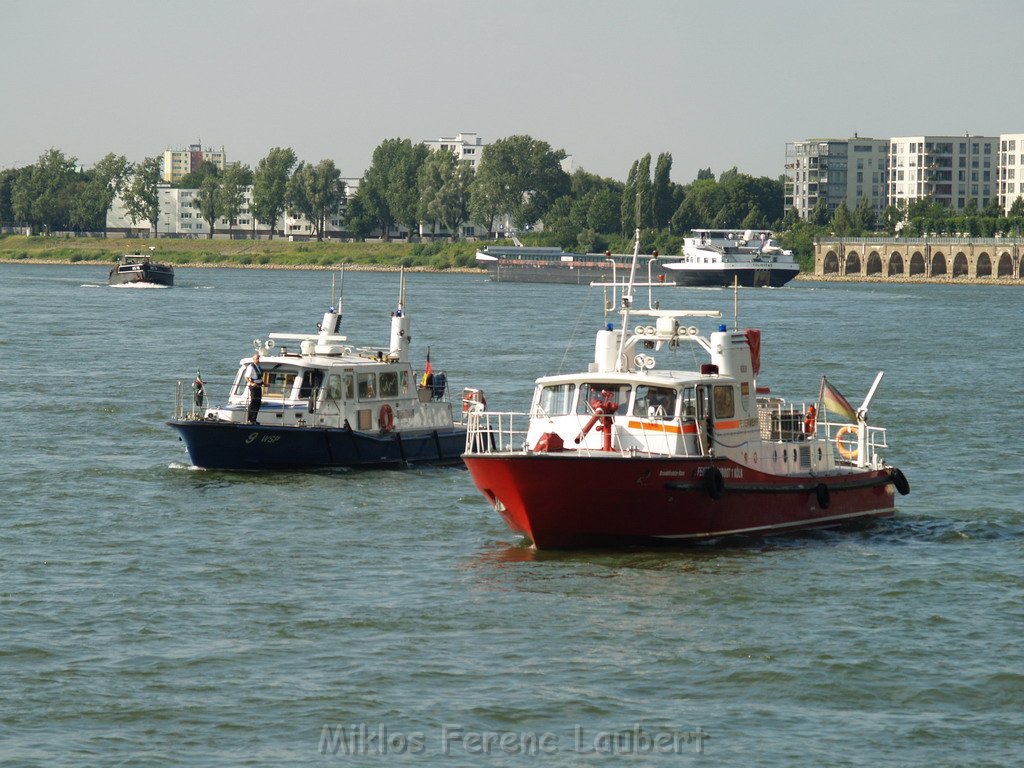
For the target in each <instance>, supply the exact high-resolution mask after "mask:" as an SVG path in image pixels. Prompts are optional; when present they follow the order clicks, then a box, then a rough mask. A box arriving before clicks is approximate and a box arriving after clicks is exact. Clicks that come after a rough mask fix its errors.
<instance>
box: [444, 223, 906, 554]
mask: <svg viewBox="0 0 1024 768" xmlns="http://www.w3.org/2000/svg"><path fill="white" fill-rule="evenodd" d="M638 254H639V232H637V240H636V246H635V249H634V257H638ZM651 271H652V267H648V272H649V274H648V278H647V282H646V283H639V282H637V281H636V279H635V275H636V272H637V269H636V261H634V265H633V268H632V269H631V270H630V272H629V279H628V281H624V282H623V283H611V284H608V283H605V284H603V286H604V287H605V289H606V290H607V288H608V287H611V289H612V301H611V304H610V306H611V307H615V306H619V314H620V316H621V324H620V325H619V326H618V327H615V326H614V324H613V323H607V324H602V327H601V329H600V330H598V331H597V338H596V343H595V350H594V362H592V363H590V365H589V367H588V368H587V370H586V371H581V372H578V373H569V374H564V375H556V376H544V377H542V378H540V379H537V381H536V388H535V391H534V395H533V401H532V404H531V407H530V410H529V412H527V413H498V412H491V411H479V412H472V413H470V416H469V425H468V426H469V429H468V434H467V443H466V453H465V454H464V455H463V459H464V460H465V462H466V466H467V467H468V468H469V472H470V474H471V475H472V477H473V482H474V483H475V484H476V486H477V488H478V489H479V490H480V492H481V493H482V494H483V496H484V497H485V498H486V499H487V500H488V501H489V502H490V504H491V505H492V506H493V507H494V508H495V510H496V511H497V512H498V513H499V514H500V515H501V516H502V517H503V518H504V520H505V521H506V523H507V524H508V526H509V527H510V528H511V529H512V530H513V531H515V532H517V533H520V534H522V535H523V536H525V537H526V538H527V539H529V540H530V541H531V542H532V543H533V545H534V546H535V547H537V548H578V547H606V546H620V545H628V544H641V545H649V544H665V543H678V542H686V541H695V540H706V539H712V538H718V537H723V536H729V535H734V534H744V535H760V534H771V533H780V532H787V531H796V530H801V529H808V528H820V527H831V526H839V525H845V524H850V523H853V522H857V521H864V520H870V519H873V518H882V517H888V516H891V515H893V514H894V512H895V501H894V499H895V493H894V491H898V492H899V493H901V494H906V493H908V492H909V490H910V487H909V484H908V482H907V479H906V477H905V476H904V475H903V473H902V472H901V471H900V470H899V469H897V468H895V467H893V466H891V465H889V464H887V463H885V461H883V459H882V457H881V455H880V453H879V450H880V449H881V448H885V447H887V444H886V441H885V429H883V428H881V427H878V426H874V425H869V424H868V407H869V405H870V402H871V399H872V397H873V396H874V393H875V391H876V390H877V387H878V384H879V382H880V380H881V378H882V374H881V373H879V374H878V376H877V377H876V379H875V382H874V385H873V386H872V387H871V390H870V391H869V392H868V395H867V397H866V398H865V399H864V402H863V404H862V405H861V407H860V408H859V409H856V410H854V409H853V408H852V407H851V406H850V405H849V403H848V402H847V401H846V400H845V398H843V397H842V395H840V394H839V392H838V391H837V390H836V389H835V387H833V386H832V385H831V384H830V383H829V382H828V381H827V380H825V378H824V377H822V380H821V386H820V389H819V396H818V399H817V402H815V403H811V404H806V403H803V404H796V403H790V402H787V401H786V400H784V399H783V398H781V397H776V396H772V395H771V394H770V392H769V391H768V390H767V388H764V387H759V386H758V381H757V377H758V375H759V373H760V364H761V333H760V331H759V330H757V329H744V328H739V327H735V326H734V327H732V328H730V327H728V326H727V325H725V324H722V323H721V322H720V320H719V319H720V318H721V312H719V311H717V310H714V311H707V310H700V311H687V310H672V309H663V308H660V306H659V304H658V303H657V302H655V301H654V299H653V289H654V288H656V287H657V286H659V285H664V283H663V282H660V281H657V280H656V279H655V278H654V277H653V275H651V274H650V272H651ZM595 285H602V284H599V283H595ZM642 287H646V288H647V289H648V291H647V293H648V308H646V309H643V308H639V307H637V306H635V302H636V299H637V294H638V293H639V289H640V288H642ZM620 294H621V305H619V303H618V302H619V299H618V296H619V295H620ZM737 298H738V291H737ZM634 321H636V322H638V324H637V325H636V326H635V327H631V322H634ZM695 321H696V322H700V321H710V322H713V323H715V325H716V326H717V327H716V329H715V330H713V331H712V332H710V333H707V334H704V333H701V332H700V331H699V330H698V328H697V327H696V326H695V325H690V324H689V323H691V322H695ZM686 347H695V348H696V349H695V350H694V351H695V352H696V353H698V354H700V355H701V356H703V355H707V356H708V357H709V358H710V359H709V360H708V362H706V363H702V364H700V367H699V369H698V370H677V369H674V368H670V367H666V368H662V367H660V366H661V365H662V362H661V361H663V360H664V357H665V356H670V357H671V356H672V353H675V352H677V351H678V350H680V349H683V348H686ZM675 359H676V360H682V359H686V360H692V359H693V356H691V355H690V354H689V352H687V354H685V355H678V354H677V355H675ZM830 413H831V414H834V415H836V416H838V418H837V420H835V421H830V420H829V418H830V417H829V414H830Z"/></svg>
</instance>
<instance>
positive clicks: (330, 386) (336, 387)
mask: <svg viewBox="0 0 1024 768" xmlns="http://www.w3.org/2000/svg"><path fill="white" fill-rule="evenodd" d="M341 392H342V389H341V376H339V375H338V374H336V373H332V374H331V375H330V376H328V377H327V399H328V400H340V399H341Z"/></svg>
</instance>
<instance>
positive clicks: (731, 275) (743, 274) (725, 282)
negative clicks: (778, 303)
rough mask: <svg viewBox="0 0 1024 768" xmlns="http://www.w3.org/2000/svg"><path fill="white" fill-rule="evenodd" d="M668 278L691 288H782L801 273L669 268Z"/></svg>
mask: <svg viewBox="0 0 1024 768" xmlns="http://www.w3.org/2000/svg"><path fill="white" fill-rule="evenodd" d="M662 269H663V271H664V273H665V275H666V279H667V280H670V281H671V282H673V283H675V284H676V285H682V286H687V287H691V288H701V287H703V288H717V287H723V288H728V287H731V286H733V285H735V284H737V283H738V284H739V285H742V286H745V287H747V288H757V287H767V288H781V287H782V286H784V285H786V283H788V282H789V281H790V280H792V279H793V278H794V277H796V276H797V275H798V274H800V270H799V269H764V268H762V269H714V270H711V269H709V270H696V269H688V270H682V269H667V268H664V267H663V268H662Z"/></svg>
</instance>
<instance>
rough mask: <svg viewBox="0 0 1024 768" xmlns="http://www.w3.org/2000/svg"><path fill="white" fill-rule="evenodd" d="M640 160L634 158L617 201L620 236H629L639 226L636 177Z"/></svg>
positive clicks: (637, 176)
mask: <svg viewBox="0 0 1024 768" xmlns="http://www.w3.org/2000/svg"><path fill="white" fill-rule="evenodd" d="M639 171H640V161H639V160H634V161H633V164H632V165H631V166H629V173H628V174H627V175H626V186H625V187H623V189H622V199H621V201H620V203H619V220H620V221H621V222H622V236H623V237H629V236H630V235H631V234H632V233H633V231H634V230H635V229H636V228H637V227H638V226H639V223H638V221H637V217H636V211H637V207H636V195H637V179H638V178H639V175H640V173H639Z"/></svg>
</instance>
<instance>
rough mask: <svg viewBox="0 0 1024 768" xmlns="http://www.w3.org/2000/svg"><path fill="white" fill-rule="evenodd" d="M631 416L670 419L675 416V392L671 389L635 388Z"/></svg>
mask: <svg viewBox="0 0 1024 768" xmlns="http://www.w3.org/2000/svg"><path fill="white" fill-rule="evenodd" d="M633 415H634V416H642V417H644V418H649V419H671V418H673V417H674V416H675V415H676V391H675V390H674V389H672V388H671V387H647V386H643V385H640V386H638V387H637V388H636V398H635V399H634V400H633Z"/></svg>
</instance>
